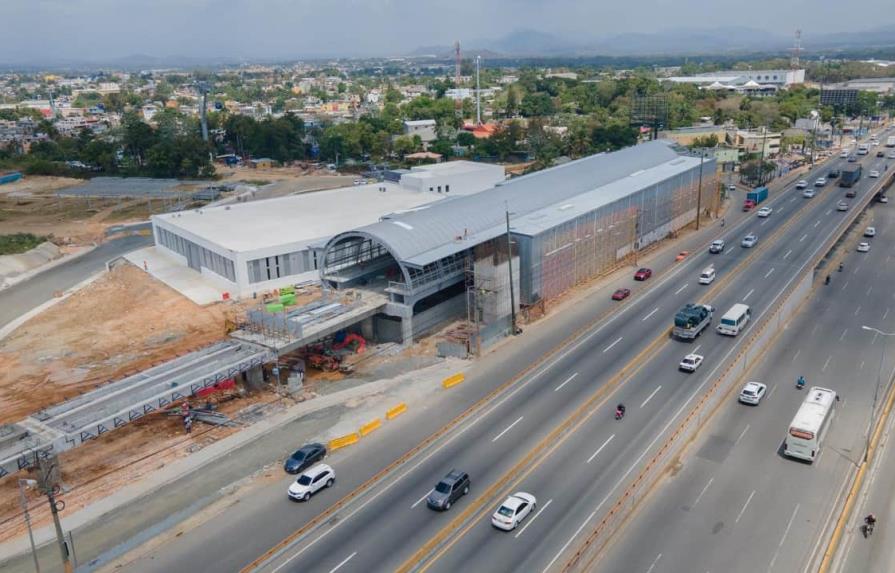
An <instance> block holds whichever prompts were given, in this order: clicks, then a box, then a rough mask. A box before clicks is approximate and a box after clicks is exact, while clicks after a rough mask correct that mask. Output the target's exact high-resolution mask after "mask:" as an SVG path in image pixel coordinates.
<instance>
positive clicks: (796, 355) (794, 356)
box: [790, 348, 802, 362]
mask: <svg viewBox="0 0 895 573" xmlns="http://www.w3.org/2000/svg"><path fill="white" fill-rule="evenodd" d="M800 352H802V349H801V348H799V349H798V350H796V353H795V354H793V355H792V360H790V362H795V361H796V358H798V357H799V353H800Z"/></svg>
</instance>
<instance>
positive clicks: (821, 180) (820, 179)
mask: <svg viewBox="0 0 895 573" xmlns="http://www.w3.org/2000/svg"><path fill="white" fill-rule="evenodd" d="M826 184H827V178H826V177H818V178H817V179H816V180H815V181H814V186H815V187H823V186H824V185H826Z"/></svg>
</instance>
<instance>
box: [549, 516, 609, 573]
mask: <svg viewBox="0 0 895 573" xmlns="http://www.w3.org/2000/svg"><path fill="white" fill-rule="evenodd" d="M597 511H599V508H597V509H595V510H594V511H593V512H592V513H591V514H590V515H588V516H587V517H586V518H585V519H584V521H582V522H581V525H579V526H578V529H576V530H575V533H573V534H572V537H570V538H569V540H568V541H566V544H565V545H563V546H562V548H561V549H560V550H559V552H558V553H557V554H556V555H555V556H554V557H553V559H551V560H550V563H548V564H547V566H546V567H544V571H543V572H542V573H547V572H548V571H549V570H550V568H551V567H553V564H554V563H556V560H557V559H559V556H560V555H562V554H563V553H564V552H565V550H566V549H567V548H568V547H569V545H570V544H571V543H572V542H573V541H575V538H576V537H578V534H579V533H581V530H582V529H584V527H585V526H586V525H587V523H588V522H589V521H590V520H591V519H593V518H594V516H595V515H596V514H597Z"/></svg>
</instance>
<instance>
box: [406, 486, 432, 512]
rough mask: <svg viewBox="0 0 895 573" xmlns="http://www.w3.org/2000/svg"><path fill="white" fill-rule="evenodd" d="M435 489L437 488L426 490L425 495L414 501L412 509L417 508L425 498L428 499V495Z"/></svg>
mask: <svg viewBox="0 0 895 573" xmlns="http://www.w3.org/2000/svg"><path fill="white" fill-rule="evenodd" d="M434 489H435V488H432V489H430V490H429V491H427V492H426V494H425V495H424V496H423V497H421V498H419V499H418V500H416V501H415V502H414V503H413V505H411V506H410V509H413V508H415V507H416V506H418V505H419V504H421V503H422V502H423V500H424V499H426V498H427V497H429V494H430V493H432V490H434Z"/></svg>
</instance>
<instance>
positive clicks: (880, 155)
mask: <svg viewBox="0 0 895 573" xmlns="http://www.w3.org/2000/svg"><path fill="white" fill-rule="evenodd" d="M876 156H877V157H885V156H886V152H885V151H883V150H882V149H880V150H879V151H877V152H876Z"/></svg>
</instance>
